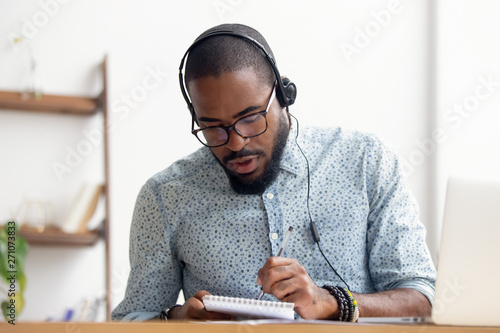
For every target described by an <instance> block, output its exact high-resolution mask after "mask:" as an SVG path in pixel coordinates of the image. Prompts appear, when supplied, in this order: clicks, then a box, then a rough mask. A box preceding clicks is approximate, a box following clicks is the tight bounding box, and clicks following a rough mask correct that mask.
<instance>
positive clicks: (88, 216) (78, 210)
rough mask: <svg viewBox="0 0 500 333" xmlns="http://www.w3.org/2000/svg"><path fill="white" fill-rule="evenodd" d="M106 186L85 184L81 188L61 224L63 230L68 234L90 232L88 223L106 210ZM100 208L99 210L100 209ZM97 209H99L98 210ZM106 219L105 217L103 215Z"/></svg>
mask: <svg viewBox="0 0 500 333" xmlns="http://www.w3.org/2000/svg"><path fill="white" fill-rule="evenodd" d="M103 189H104V186H103V185H102V184H96V183H90V182H85V183H83V184H82V186H81V187H80V189H79V191H78V193H77V195H76V197H75V199H74V200H73V202H72V203H71V206H70V208H69V211H68V214H67V215H66V218H65V219H64V221H63V223H62V224H61V229H62V230H63V231H64V232H66V233H83V232H86V231H87V230H88V228H87V227H88V223H89V221H91V220H92V223H93V224H95V222H94V221H93V219H98V218H99V217H94V215H96V212H97V213H99V215H101V214H103V212H104V209H103V208H102V206H103V199H100V198H101V197H103V196H104V194H103V192H104V191H103ZM98 206H99V208H98ZM96 208H97V209H96ZM102 219H104V215H102Z"/></svg>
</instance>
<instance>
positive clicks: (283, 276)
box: [262, 266, 295, 295]
mask: <svg viewBox="0 0 500 333" xmlns="http://www.w3.org/2000/svg"><path fill="white" fill-rule="evenodd" d="M294 275H295V272H294V271H293V269H290V267H289V266H277V267H273V268H271V269H269V270H268V271H267V272H266V274H265V276H264V277H263V279H262V289H263V290H264V292H266V293H268V294H273V295H274V292H273V290H274V288H275V284H277V283H279V282H284V281H286V280H289V279H291V278H293V277H294ZM285 285H286V284H285ZM285 285H282V288H283V287H284V286H285Z"/></svg>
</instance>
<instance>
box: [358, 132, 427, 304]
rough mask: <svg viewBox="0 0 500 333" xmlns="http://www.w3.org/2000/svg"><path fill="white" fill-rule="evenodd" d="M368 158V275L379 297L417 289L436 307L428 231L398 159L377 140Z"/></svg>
mask: <svg viewBox="0 0 500 333" xmlns="http://www.w3.org/2000/svg"><path fill="white" fill-rule="evenodd" d="M372 148H373V149H372V150H371V151H369V153H368V165H367V168H368V170H367V171H368V172H367V175H368V176H367V186H368V188H367V190H368V200H369V205H370V213H369V216H368V230H367V249H368V254H369V261H368V265H369V270H370V276H371V278H372V282H373V286H374V288H375V289H376V290H378V291H384V290H392V289H396V288H412V289H415V290H417V291H419V292H421V293H422V294H423V295H425V296H426V297H427V298H428V299H429V301H430V302H431V304H432V300H433V297H434V284H435V279H436V270H435V267H434V264H433V262H432V259H431V256H430V253H429V250H428V247H427V244H426V243H425V234H426V231H425V227H424V225H423V224H422V223H421V222H420V220H419V210H418V206H417V203H416V200H415V199H414V197H413V196H412V194H411V192H410V189H409V186H408V184H407V180H406V178H405V177H404V175H403V173H402V170H401V166H400V163H399V160H398V158H397V156H396V154H395V153H394V152H393V151H392V149H389V148H388V147H386V146H385V145H383V144H382V143H380V142H379V141H377V140H374V141H373V147H372Z"/></svg>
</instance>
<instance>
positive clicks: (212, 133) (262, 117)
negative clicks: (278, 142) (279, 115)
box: [191, 85, 276, 148]
mask: <svg viewBox="0 0 500 333" xmlns="http://www.w3.org/2000/svg"><path fill="white" fill-rule="evenodd" d="M275 90H276V85H275V86H274V87H273V91H272V92H271V96H270V97H269V102H267V106H266V109H265V110H262V111H259V112H256V113H252V114H250V115H248V116H244V117H242V118H240V119H238V120H236V121H235V122H234V123H233V124H232V125H231V126H222V125H217V126H208V127H205V128H199V129H192V130H191V133H193V135H194V136H196V138H197V139H198V140H199V141H200V142H201V143H202V144H203V145H205V146H207V147H210V148H214V147H220V146H223V145H225V144H226V143H228V142H229V131H231V130H234V131H235V132H236V133H238V135H240V136H241V137H242V138H245V139H246V138H253V137H256V136H259V135H261V134H263V133H264V132H265V131H266V130H267V118H266V115H267V113H268V111H269V107H270V106H271V102H272V101H273V99H274V98H273V97H274V96H275V94H274V92H275ZM192 126H193V127H194V120H193V125H192Z"/></svg>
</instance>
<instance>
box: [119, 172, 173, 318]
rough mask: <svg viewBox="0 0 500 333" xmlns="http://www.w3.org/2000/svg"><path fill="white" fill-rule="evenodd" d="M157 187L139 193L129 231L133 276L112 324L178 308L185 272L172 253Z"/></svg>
mask: <svg viewBox="0 0 500 333" xmlns="http://www.w3.org/2000/svg"><path fill="white" fill-rule="evenodd" d="M162 202H163V201H162V198H161V194H160V192H159V189H158V186H157V185H156V184H155V183H154V182H153V181H152V180H149V181H148V182H147V183H146V184H145V185H144V186H143V187H142V189H141V191H140V192H139V195H138V197H137V201H136V204H135V209H134V214H133V218H132V225H131V230H130V248H129V257H130V275H129V278H128V283H127V289H126V291H125V298H124V299H123V300H122V302H121V303H120V304H119V305H118V306H117V307H116V308H115V309H114V310H113V312H112V319H113V320H124V321H129V320H133V321H143V320H149V319H152V318H154V317H156V316H157V315H158V314H159V313H160V311H162V310H163V309H164V308H166V307H168V306H172V305H173V304H175V302H176V300H177V297H178V294H179V291H180V289H181V286H182V268H181V265H180V263H179V262H178V260H176V256H175V251H173V249H172V248H173V244H172V238H173V233H172V232H170V226H169V224H168V221H166V218H165V208H164V205H163V203H162Z"/></svg>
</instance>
